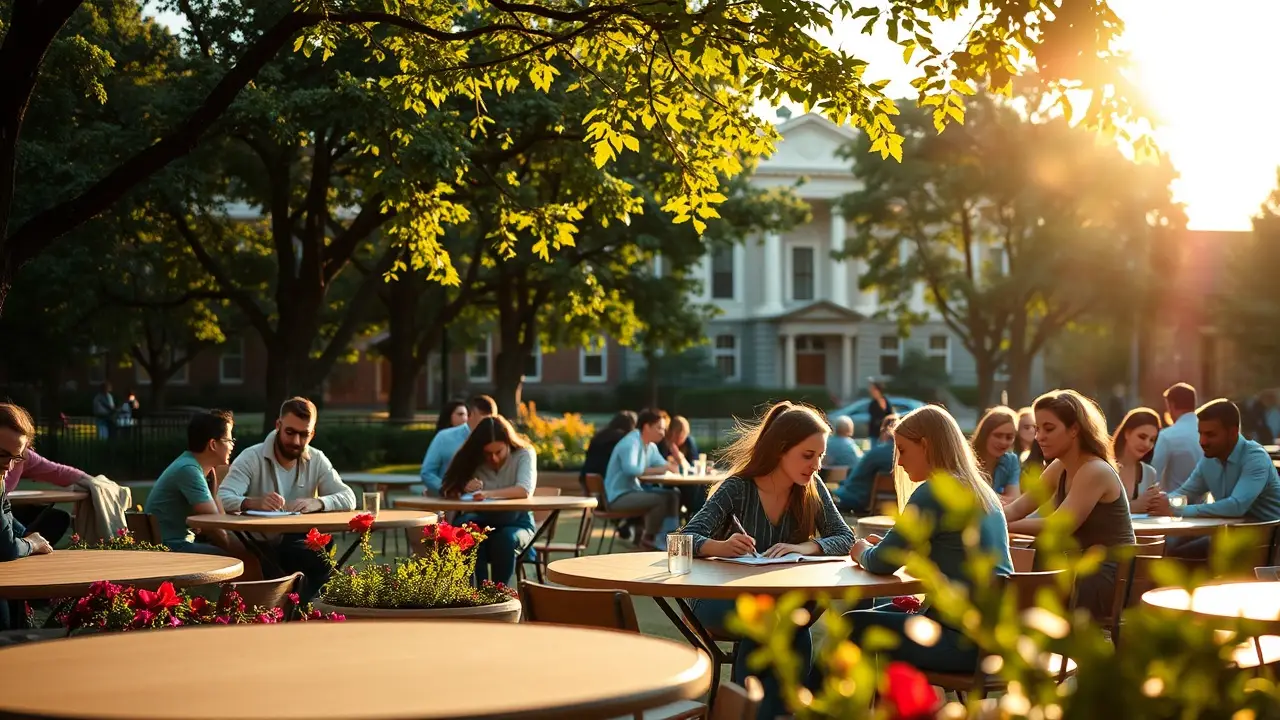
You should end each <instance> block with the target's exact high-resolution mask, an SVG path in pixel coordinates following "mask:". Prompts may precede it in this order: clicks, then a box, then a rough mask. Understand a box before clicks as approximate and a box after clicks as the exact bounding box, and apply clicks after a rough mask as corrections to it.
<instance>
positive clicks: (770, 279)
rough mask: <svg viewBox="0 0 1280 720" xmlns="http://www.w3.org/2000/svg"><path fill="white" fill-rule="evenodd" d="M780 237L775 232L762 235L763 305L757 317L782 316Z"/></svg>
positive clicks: (782, 265) (783, 265)
mask: <svg viewBox="0 0 1280 720" xmlns="http://www.w3.org/2000/svg"><path fill="white" fill-rule="evenodd" d="M785 267H786V265H785V264H784V263H783V262H782V236H781V235H779V234H778V233H775V232H767V233H765V234H764V303H763V304H762V305H761V306H760V308H759V309H758V310H757V314H759V315H765V316H770V315H781V314H782V309H783V308H782V273H783V272H785V270H784V269H783V268H785Z"/></svg>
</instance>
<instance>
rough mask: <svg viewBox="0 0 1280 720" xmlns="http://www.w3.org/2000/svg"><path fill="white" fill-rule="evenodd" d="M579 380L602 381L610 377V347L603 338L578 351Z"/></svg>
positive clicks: (585, 381) (586, 381)
mask: <svg viewBox="0 0 1280 720" xmlns="http://www.w3.org/2000/svg"><path fill="white" fill-rule="evenodd" d="M578 353H579V354H578V380H580V381H581V382H584V383H602V382H604V381H606V380H608V379H609V364H608V360H609V348H608V346H607V345H606V344H605V341H604V340H602V339H597V340H596V341H595V342H593V343H591V345H590V346H589V347H584V348H582V349H580V350H579V351H578Z"/></svg>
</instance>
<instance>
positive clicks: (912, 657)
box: [845, 405, 1013, 672]
mask: <svg viewBox="0 0 1280 720" xmlns="http://www.w3.org/2000/svg"><path fill="white" fill-rule="evenodd" d="M893 442H894V446H895V447H896V448H897V457H898V465H899V466H900V467H901V468H902V470H903V471H904V472H905V473H906V474H907V475H908V476H909V477H910V478H911V480H912V482H916V483H921V485H920V486H919V487H918V488H917V489H916V491H915V492H914V493H912V494H911V498H910V499H909V500H908V501H907V507H908V508H914V509H915V512H917V513H919V515H920V517H921V518H924V519H926V520H927V521H928V525H929V526H930V527H932V528H933V530H932V532H931V534H930V536H929V539H928V552H929V560H930V561H932V562H933V564H934V565H936V566H937V567H938V570H939V571H940V572H942V574H943V575H945V576H947V577H948V578H949V579H951V580H952V581H954V582H958V583H962V584H965V585H968V584H970V583H971V581H972V579H971V578H970V577H969V576H968V574H967V572H966V570H965V560H966V559H967V558H968V557H969V554H970V553H971V552H983V553H987V554H988V555H990V556H992V557H993V558H994V559H995V573H996V574H997V575H1000V576H1008V575H1010V574H1012V573H1013V559H1012V558H1011V557H1010V556H1009V533H1008V530H1007V529H1006V528H1005V522H1004V515H1002V514H1001V504H1000V497H999V496H998V495H996V493H995V491H994V490H992V489H991V486H990V485H988V484H987V479H986V477H984V476H983V474H982V471H981V470H979V469H978V461H977V459H976V458H975V457H974V454H973V448H972V447H970V445H969V442H968V441H967V440H966V439H965V437H964V433H962V432H961V431H960V426H959V425H957V424H956V421H955V418H953V417H951V415H950V414H949V413H948V412H947V411H946V410H943V409H942V408H940V407H936V406H933V405H926V406H924V407H922V408H919V409H917V410H913V411H911V412H910V413H907V414H906V415H905V416H903V418H902V420H900V421H899V422H898V426H897V427H896V428H895V429H894V433H893ZM944 478H945V479H949V480H952V481H955V482H958V483H959V485H960V487H962V488H963V489H964V490H966V491H968V492H970V493H972V494H973V497H974V499H975V500H976V503H975V506H976V508H977V518H976V523H977V529H978V544H977V547H976V548H973V549H970V548H967V547H965V543H964V539H963V537H962V536H963V534H964V532H965V530H966V524H965V523H964V522H963V521H962V520H960V519H958V518H956V517H955V516H954V515H949V514H948V512H947V508H945V507H943V505H942V503H941V502H940V501H939V500H938V497H937V495H936V494H935V491H934V483H937V482H940V481H945V480H944ZM910 551H912V547H911V545H910V543H909V541H908V540H907V539H906V538H905V537H904V536H903V535H902V534H900V533H899V532H898V530H897V528H894V529H891V530H889V532H888V533H887V534H886V535H885V536H884V538H883V539H881V538H879V537H877V536H875V535H870V536H868V537H867V538H866V539H864V540H859V541H858V542H857V544H855V545H854V546H853V551H852V553H851V555H852V557H853V559H854V561H855V562H857V563H858V564H859V565H861V566H862V567H863V568H864V569H866V570H868V571H869V572H873V573H876V574H878V575H890V574H892V573H895V572H897V571H898V570H901V569H902V566H903V564H904V562H905V559H906V555H907V553H908V552H910ZM925 614H926V615H930V611H925ZM845 617H846V619H848V620H850V621H852V623H853V627H854V633H855V640H856V639H859V638H860V637H861V635H862V634H863V633H865V632H866V631H867V629H868V628H870V627H884V628H888V629H890V630H893V631H895V632H896V633H897V634H898V635H899V636H900V637H901V638H902V642H901V644H899V646H898V647H897V648H895V649H894V650H892V651H889V653H888V654H889V655H891V656H892V657H893V658H895V659H897V660H902V661H904V662H908V663H911V664H912V665H915V666H916V667H918V668H921V669H924V670H932V671H935V672H972V671H973V669H974V667H975V666H976V665H977V662H978V650H977V647H976V646H974V645H973V644H972V643H971V642H969V641H968V640H967V639H966V638H965V637H964V634H963V633H962V632H961V631H960V630H959V629H957V628H954V627H950V626H948V625H946V624H945V623H943V622H941V620H940V618H938V617H933V618H932V619H933V620H935V621H938V623H939V624H940V625H942V635H941V637H939V638H938V642H937V643H935V644H933V645H931V646H928V647H925V646H923V645H918V644H916V643H915V642H913V641H912V640H911V639H910V638H909V637H907V636H906V635H905V634H904V633H903V630H904V628H905V625H906V621H907V618H908V617H910V616H909V615H907V614H905V613H903V612H901V611H898V610H896V609H895V608H893V607H892V606H888V607H881V608H874V609H871V610H856V611H854V612H851V613H848V614H847V615H846V616H845Z"/></svg>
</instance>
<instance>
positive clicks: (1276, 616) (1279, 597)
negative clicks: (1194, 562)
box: [1142, 581, 1280, 634]
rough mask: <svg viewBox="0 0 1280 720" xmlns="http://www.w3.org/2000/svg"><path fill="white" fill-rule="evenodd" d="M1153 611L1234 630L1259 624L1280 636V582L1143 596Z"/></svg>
mask: <svg viewBox="0 0 1280 720" xmlns="http://www.w3.org/2000/svg"><path fill="white" fill-rule="evenodd" d="M1142 602H1143V603H1144V604H1146V605H1150V606H1151V607H1154V608H1160V609H1162V610H1170V611H1176V612H1184V613H1191V614H1192V615H1195V616H1196V617H1198V618H1201V619H1203V620H1206V621H1208V622H1210V623H1211V624H1217V625H1225V626H1228V627H1230V626H1233V625H1234V624H1235V623H1236V622H1237V621H1239V620H1247V621H1250V622H1254V623H1260V624H1261V625H1262V626H1263V628H1264V631H1265V632H1266V633H1267V634H1275V633H1280V582H1268V581H1253V582H1229V583H1220V584H1215V585H1203V586H1201V587H1198V588H1196V589H1195V590H1192V591H1191V592H1187V590H1186V589H1184V588H1157V589H1155V590H1148V591H1147V592H1145V593H1143V594H1142Z"/></svg>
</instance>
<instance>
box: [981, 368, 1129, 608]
mask: <svg viewBox="0 0 1280 720" xmlns="http://www.w3.org/2000/svg"><path fill="white" fill-rule="evenodd" d="M1032 407H1034V408H1035V411H1036V442H1037V443H1039V444H1040V449H1041V450H1042V451H1044V456H1045V458H1047V459H1048V460H1049V461H1050V462H1049V466H1048V467H1046V468H1045V470H1044V474H1043V475H1041V476H1040V482H1041V483H1042V486H1043V488H1044V490H1045V491H1046V492H1047V493H1048V494H1049V495H1050V496H1051V497H1052V502H1053V506H1054V508H1055V509H1054V510H1053V512H1052V513H1051V514H1050V515H1049V516H1047V517H1028V516H1029V515H1031V513H1032V512H1034V511H1035V510H1036V509H1037V503H1038V502H1039V500H1037V498H1036V497H1035V494H1031V493H1029V494H1025V495H1023V496H1022V497H1020V498H1018V499H1017V500H1015V501H1014V502H1012V503H1010V504H1009V505H1007V506H1005V509H1004V514H1005V517H1006V518H1007V519H1008V520H1009V530H1010V531H1011V532H1018V533H1024V534H1028V535H1038V534H1039V533H1040V531H1041V530H1043V529H1044V527H1045V525H1046V524H1047V523H1050V522H1057V521H1055V520H1053V518H1055V517H1057V516H1058V515H1064V516H1066V517H1067V521H1066V523H1067V526H1068V527H1070V528H1071V529H1072V532H1073V536H1074V537H1075V540H1076V542H1077V543H1078V544H1079V545H1080V548H1081V550H1088V549H1089V548H1091V547H1104V548H1110V547H1113V546H1117V545H1133V544H1135V543H1136V539H1135V538H1134V534H1133V519H1132V518H1131V517H1130V516H1129V496H1128V495H1127V494H1126V493H1125V489H1124V483H1123V482H1121V481H1120V474H1119V472H1117V470H1116V465H1115V458H1114V456H1113V455H1112V454H1111V439H1110V438H1108V437H1107V425H1106V421H1105V420H1104V419H1103V417H1102V411H1101V410H1099V409H1098V406H1097V404H1095V403H1094V402H1093V401H1092V400H1090V399H1088V398H1086V397H1084V396H1083V395H1081V394H1080V393H1078V392H1076V391H1074V390H1054V391H1052V392H1048V393H1045V394H1044V395H1041V396H1040V397H1039V398H1037V399H1036V401H1035V403H1034V405H1032ZM1036 559H1037V561H1039V560H1040V557H1039V555H1037V558H1036ZM1115 578H1116V563H1115V562H1114V561H1107V562H1104V563H1103V564H1102V568H1101V569H1100V570H1099V572H1098V573H1096V574H1094V575H1091V576H1088V577H1084V578H1080V580H1079V581H1078V582H1077V583H1076V591H1077V595H1076V600H1077V603H1078V604H1079V605H1080V606H1081V607H1085V608H1087V609H1088V610H1089V612H1090V613H1092V614H1093V616H1094V617H1105V616H1106V615H1107V614H1108V613H1109V612H1110V608H1111V601H1112V596H1113V594H1114V589H1115Z"/></svg>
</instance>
